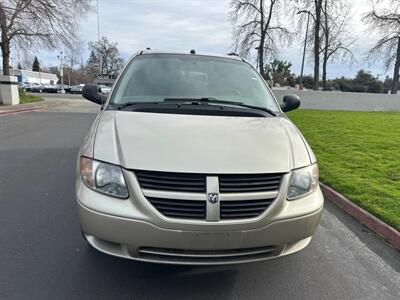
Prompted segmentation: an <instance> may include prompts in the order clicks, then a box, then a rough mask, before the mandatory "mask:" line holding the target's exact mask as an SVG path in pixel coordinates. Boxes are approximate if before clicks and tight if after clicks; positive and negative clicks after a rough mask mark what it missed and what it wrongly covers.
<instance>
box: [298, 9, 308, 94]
mask: <svg viewBox="0 0 400 300" xmlns="http://www.w3.org/2000/svg"><path fill="white" fill-rule="evenodd" d="M303 12H305V13H307V28H306V37H305V39H304V49H303V60H302V62H301V72H300V86H299V89H300V90H302V89H303V75H304V61H305V59H306V49H307V39H308V27H309V25H310V14H311V12H310V11H299V12H298V13H297V14H300V13H303Z"/></svg>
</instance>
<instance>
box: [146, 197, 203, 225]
mask: <svg viewBox="0 0 400 300" xmlns="http://www.w3.org/2000/svg"><path fill="white" fill-rule="evenodd" d="M147 200H149V201H150V203H151V204H152V205H153V206H154V207H155V208H156V209H157V210H158V211H159V212H160V213H162V214H163V215H164V216H166V217H170V218H179V219H197V220H205V219H206V202H205V201H191V200H174V199H163V198H149V197H147Z"/></svg>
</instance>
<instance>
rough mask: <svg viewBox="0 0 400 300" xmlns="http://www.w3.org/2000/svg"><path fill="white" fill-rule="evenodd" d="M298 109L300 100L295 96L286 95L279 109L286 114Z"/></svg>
mask: <svg viewBox="0 0 400 300" xmlns="http://www.w3.org/2000/svg"><path fill="white" fill-rule="evenodd" d="M299 107H300V98H299V96H297V95H286V96H285V97H283V104H281V109H282V110H283V111H284V112H288V111H291V110H294V109H296V108H299Z"/></svg>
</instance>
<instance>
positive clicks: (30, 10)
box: [0, 0, 91, 75]
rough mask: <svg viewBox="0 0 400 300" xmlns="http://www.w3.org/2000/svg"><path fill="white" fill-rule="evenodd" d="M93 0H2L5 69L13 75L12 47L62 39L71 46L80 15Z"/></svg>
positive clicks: (53, 44) (51, 44) (1, 44)
mask: <svg viewBox="0 0 400 300" xmlns="http://www.w3.org/2000/svg"><path fill="white" fill-rule="evenodd" d="M90 5H91V0H1V1H0V31H1V40H0V47H1V51H2V55H3V73H4V75H9V64H10V63H9V60H10V48H11V46H12V43H16V44H18V46H19V47H30V46H34V45H44V46H46V47H48V48H54V47H56V46H57V45H58V44H59V43H62V44H64V45H67V46H70V45H71V41H73V40H75V39H76V33H77V23H78V19H79V17H81V16H83V15H85V14H86V13H87V11H88V9H89V8H90Z"/></svg>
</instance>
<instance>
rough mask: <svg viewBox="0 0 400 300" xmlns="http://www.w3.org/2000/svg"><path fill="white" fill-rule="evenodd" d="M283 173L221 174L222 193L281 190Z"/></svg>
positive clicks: (220, 185) (220, 187) (220, 186)
mask: <svg viewBox="0 0 400 300" xmlns="http://www.w3.org/2000/svg"><path fill="white" fill-rule="evenodd" d="M281 178H282V175H281V174H245V175H236V174H235V175H221V176H219V192H220V193H249V192H269V191H277V190H279V186H280V183H281Z"/></svg>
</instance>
